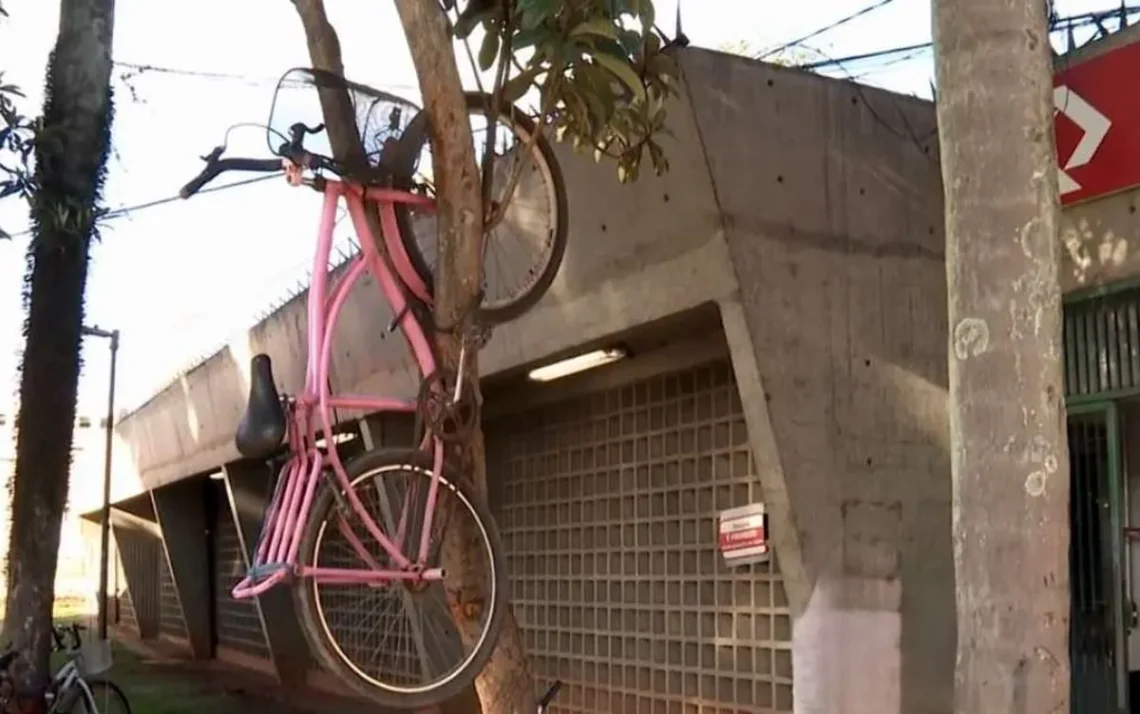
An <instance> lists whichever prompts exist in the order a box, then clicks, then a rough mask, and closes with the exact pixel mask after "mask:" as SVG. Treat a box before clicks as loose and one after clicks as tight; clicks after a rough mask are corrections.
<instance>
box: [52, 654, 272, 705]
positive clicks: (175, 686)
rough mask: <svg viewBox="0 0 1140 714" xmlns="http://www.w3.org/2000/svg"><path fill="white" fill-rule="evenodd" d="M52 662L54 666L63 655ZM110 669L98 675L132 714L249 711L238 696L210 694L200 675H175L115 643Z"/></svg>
mask: <svg viewBox="0 0 1140 714" xmlns="http://www.w3.org/2000/svg"><path fill="white" fill-rule="evenodd" d="M59 657H60V659H59V660H57V661H56V662H53V664H54V665H56V666H58V665H59V664H62V662H63V659H62V657H63V655H59ZM114 661H115V664H114V666H113V667H112V668H111V669H110V670H109V671H108V672H105V673H103V674H102V675H100V677H102V678H106V679H109V680H111V681H112V682H114V683H115V684H117V685H119V687H120V688H121V689H122V690H123V692H124V693H125V694H126V695H127V699H128V700H129V702H130V705H131V712H132V714H203V713H208V714H243V713H245V712H249V711H250V710H251V707H250V704H249V702H248V701H245V698H244V697H242V696H240V695H235V694H230V693H226V692H218V691H211V690H210V689H209V686H208V683H207V682H206V681H205V680H203V679H202V675H201V674H200V673H198V674H197V676H196V677H195V674H194V673H193V672H179V671H178V670H177V669H176V668H175V667H174V666H172V665H168V664H157V663H152V662H149V661H147V660H144V659H143V658H142V657H140V656H139V655H138V654H136V653H135V652H133V651H132V650H129V649H127V648H125V647H122V646H120V645H118V644H116V645H115V646H114Z"/></svg>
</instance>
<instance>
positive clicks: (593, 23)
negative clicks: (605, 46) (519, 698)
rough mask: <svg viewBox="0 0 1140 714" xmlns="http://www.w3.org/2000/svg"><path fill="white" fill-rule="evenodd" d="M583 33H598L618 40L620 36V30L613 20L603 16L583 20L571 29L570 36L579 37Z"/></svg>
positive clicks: (600, 35) (597, 34)
mask: <svg viewBox="0 0 1140 714" xmlns="http://www.w3.org/2000/svg"><path fill="white" fill-rule="evenodd" d="M583 35H596V36H598V37H606V38H608V39H611V40H616V39H617V38H618V31H617V27H615V26H614V23H613V22H611V21H609V20H606V19H604V18H601V17H595V18H594V19H592V20H587V21H585V22H583V23H582V24H580V25H578V26H576V27H575V28H574V29H573V30H571V31H570V37H574V38H577V37H581V36H583Z"/></svg>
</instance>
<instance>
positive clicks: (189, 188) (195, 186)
mask: <svg viewBox="0 0 1140 714" xmlns="http://www.w3.org/2000/svg"><path fill="white" fill-rule="evenodd" d="M220 173H221V171H220V170H219V169H218V165H217V163H212V164H207V165H206V168H204V169H202V173H200V174H198V175H197V176H195V177H194V178H192V179H190V181H189V183H187V184H186V185H185V186H183V187H182V188H181V190H179V191H178V196H179V197H180V198H183V199H187V198H190V197H191V196H193V195H194V194H196V193H198V192H199V191H201V190H202V187H203V186H205V185H206V184H208V183H209V182H211V181H213V180H214V179H215V178H216V177H217V175H218V174H220Z"/></svg>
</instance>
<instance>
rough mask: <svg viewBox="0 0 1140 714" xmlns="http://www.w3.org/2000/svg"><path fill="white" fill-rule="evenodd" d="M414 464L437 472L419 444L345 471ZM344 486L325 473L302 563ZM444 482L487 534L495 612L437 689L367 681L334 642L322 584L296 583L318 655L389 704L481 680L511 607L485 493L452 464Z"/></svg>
mask: <svg viewBox="0 0 1140 714" xmlns="http://www.w3.org/2000/svg"><path fill="white" fill-rule="evenodd" d="M401 466H402V467H408V466H412V467H413V468H416V469H417V470H421V471H425V472H427V473H428V474H430V473H431V469H432V464H431V459H430V457H429V456H428V455H427V454H425V453H423V452H421V451H415V450H386V449H376V450H373V451H368V452H365V453H364V454H361V455H360V456H357V457H355V458H354V459H352V460H351V461H349V463H347V464H346V465H345V472H346V474H347V476H348V478H349V481H350V482H351V483H352V484H353V485H355V484H357V483H359V482H360V481H362V480H363V479H365V478H367V477H368V476H369V475H370V474H373V473H375V472H377V471H379V470H381V469H383V468H385V467H401ZM334 486H335V487H337V488H339V484H337V483H336V482H335V481H333V479H325V480H324V482H323V483H322V484H321V488H320V492H319V494H318V496H317V498H316V499H314V503H313V509H312V510H311V511H310V516H309V520H308V522H307V523H306V524H305V530H304V533H303V534H302V537H301V544H300V549H299V553H298V557H299V559H300V562H301V563H305V564H311V563H312V562H313V560H314V557H315V553H314V549H315V547H316V545H317V538H318V536H319V534H320V532H321V528H322V526H323V525H324V523H325V520H326V519H327V515H326V514H327V513H328V512H329V509H330V508H333V507H335V504H336V503H337V501H336V494H334V491H333V488H334ZM440 488H441V489H442V488H450V489H451V490H453V491H454V492H455V493H456V494H458V495H459V497H460V498H462V499H464V500H465V501H466V502H467V504H468V505H469V506H470V507H471V510H472V514H473V515H474V516H475V518H476V520H477V522H478V524H479V525H480V527H481V529H482V532H483V534H484V536H485V545H486V547H487V549H488V551H489V556H490V561H491V564H492V567H493V572H494V579H493V582H492V585H493V586H494V596H493V598H492V599H491V614H490V617H489V618H488V620H487V626H486V628H485V630H484V634H483V636H482V640H481V642H480V643H479V646H478V647H477V649H476V650H475V651H474V652H472V653H471V655H469V657H468V660H467V662H466V663H464V664H463V666H462V667H461V668H460V669H458V670H456V672H455V673H454V674H452V675H451V678H450V679H447V680H445V681H443V682H441V683H439V684H438V686H435V687H433V688H431V689H427V690H424V691H421V692H412V693H409V692H395V691H391V690H387V689H382V688H379V687H377V686H375V685H374V684H372V683H371V682H369V681H367V680H366V679H365V678H364V677H363V676H361V674H360V672H359V671H358V670H357V669H356V668H355V667H354V666H353V665H352V664H350V663H349V662H346V661H345V659H344V657H343V655H339V654H338V652H340V649H339V647H338V646H336V644H335V642H332V641H331V640H333V639H334V638H333V637H332V635H331V634H330V633H328V632H327V629H326V628H325V627H324V626H322V624H321V623H322V621H323V620H322V616H321V613H320V612H319V611H318V605H317V598H316V592H315V590H316V588H315V583H314V581H313V580H312V579H306V580H299V581H297V582H296V583H294V585H293V588H292V589H293V598H294V607H295V608H296V611H297V616H298V619H299V620H300V621H301V628H302V630H303V631H304V632H305V637H306V639H307V640H308V641H309V646H310V648H311V649H312V650H313V652H314V653H315V654H316V655H317V658H318V660H319V661H320V662H321V663H322V664H323V665H324V666H325V667H326V668H327V669H328V670H329V671H330V672H332V673H333V674H334V675H336V676H337V677H338V678H339V679H340V680H341V681H343V682H344V683H345V684H347V685H348V686H349V687H350V688H352V689H353V690H354V691H355V692H357V693H358V694H360V695H362V696H364V697H366V698H368V699H370V700H371V701H373V702H375V703H377V704H379V705H380V706H384V707H392V708H396V709H421V708H426V707H431V706H434V705H437V704H441V703H443V702H445V701H447V700H448V699H451V698H452V697H454V696H455V695H457V694H459V693H460V692H462V691H463V690H464V689H466V688H467V687H469V686H470V685H471V683H472V682H474V681H475V677H477V676H478V675H479V673H480V672H481V671H483V668H484V667H485V666H486V664H487V661H488V660H489V659H490V657H491V653H492V652H493V651H494V649H495V646H496V644H497V642H498V637H499V631H500V629H501V627H502V622H503V621H502V615H503V611H504V609H505V608H506V607H507V602H508V596H507V578H506V573H505V569H504V563H503V560H504V559H503V555H502V545H501V542H500V540H499V535H498V529H497V528H496V527H495V522H494V519H493V517H492V516H491V513H490V511H489V510H488V508H487V506H486V504H484V503H483V502H482V499H480V498H478V497H476V496H474V495H473V494H472V493H471V492H470V490H469V489H468V488H467V487H466V485H464V484H463V483H462V481H461V480H459V479H457V478H455V477H454V474H453V473H451V472H450V470H449V469H447V468H446V466H445V468H444V474H443V475H442V476H441V479H440Z"/></svg>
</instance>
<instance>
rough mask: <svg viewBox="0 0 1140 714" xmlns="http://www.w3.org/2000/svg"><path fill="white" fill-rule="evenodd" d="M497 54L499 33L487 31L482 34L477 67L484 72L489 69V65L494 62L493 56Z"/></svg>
mask: <svg viewBox="0 0 1140 714" xmlns="http://www.w3.org/2000/svg"><path fill="white" fill-rule="evenodd" d="M498 56H499V33H498V32H494V31H492V32H488V33H487V34H485V35H483V44H482V46H480V47H479V69H481V70H483V71H484V72H486V71H487V70H489V69H491V65H493V64H495V58H496V57H498Z"/></svg>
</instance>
